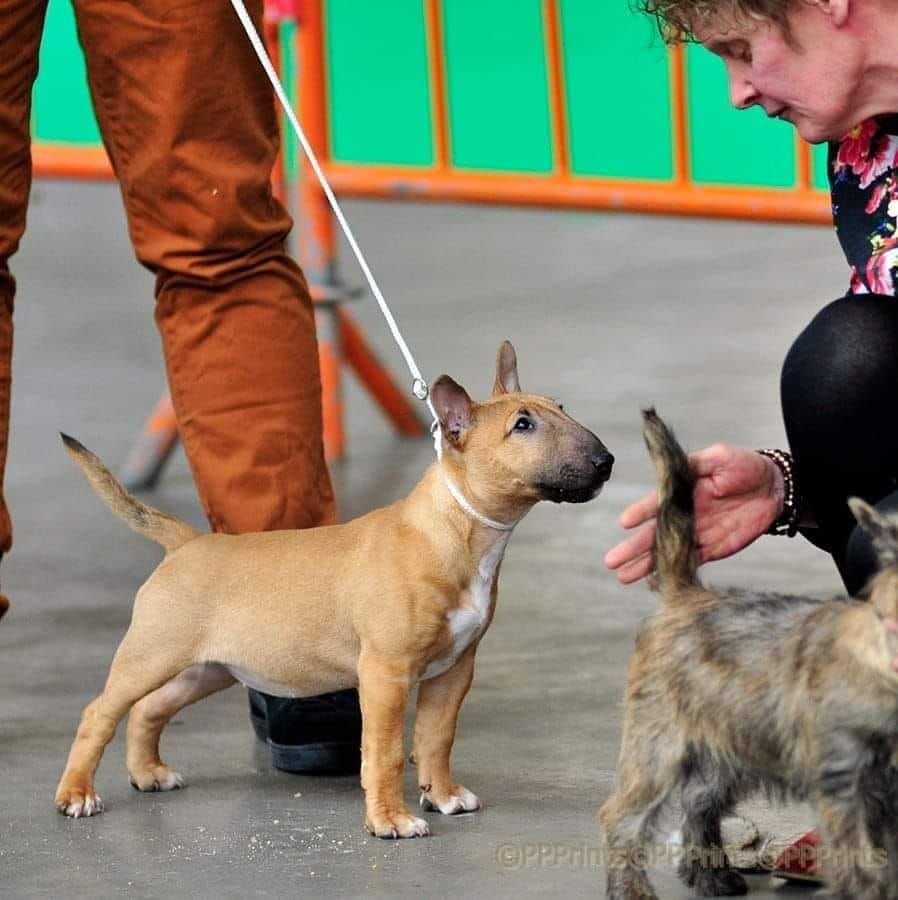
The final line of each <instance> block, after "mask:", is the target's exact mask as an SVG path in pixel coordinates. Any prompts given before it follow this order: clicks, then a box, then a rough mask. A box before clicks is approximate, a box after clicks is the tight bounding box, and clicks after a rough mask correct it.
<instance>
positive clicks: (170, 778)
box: [129, 765, 186, 791]
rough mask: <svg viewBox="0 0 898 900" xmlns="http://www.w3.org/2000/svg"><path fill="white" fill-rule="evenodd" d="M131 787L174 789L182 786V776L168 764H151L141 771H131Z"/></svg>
mask: <svg viewBox="0 0 898 900" xmlns="http://www.w3.org/2000/svg"><path fill="white" fill-rule="evenodd" d="M129 780H130V782H131V787H133V788H136V789H137V790H138V791H176V790H178V789H179V788H182V787H184V785H185V783H186V782H185V780H184V776H183V775H182V774H181V773H180V772H176V771H175V770H174V769H172V768H169V767H168V766H165V765H161V766H153V767H152V768H150V769H146V770H145V771H142V772H132V773H131V774H130V778H129Z"/></svg>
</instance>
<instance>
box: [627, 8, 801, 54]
mask: <svg viewBox="0 0 898 900" xmlns="http://www.w3.org/2000/svg"><path fill="white" fill-rule="evenodd" d="M794 3H795V0H633V5H634V6H635V8H636V9H637V10H638V11H640V12H644V13H648V15H650V16H653V17H654V19H655V21H656V22H657V23H658V30H659V31H660V32H661V37H662V38H663V39H664V41H665V42H666V43H668V44H681V43H686V42H689V41H694V40H695V30H694V29H695V27H696V26H697V25H700V24H701V23H703V22H707V21H709V20H712V19H713V20H714V21H715V22H717V21H719V20H720V19H721V17H723V20H724V22H726V21H727V20H729V21H730V22H731V23H733V24H736V23H737V22H739V21H741V20H744V19H766V20H767V21H772V22H775V23H776V24H777V25H779V26H780V27H781V28H782V29H783V31H784V32H785V33H786V34H787V35H788V33H789V23H788V18H787V17H788V12H789V10H790V9H791V8H792V6H793V5H794Z"/></svg>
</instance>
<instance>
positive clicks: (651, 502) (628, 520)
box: [618, 491, 658, 528]
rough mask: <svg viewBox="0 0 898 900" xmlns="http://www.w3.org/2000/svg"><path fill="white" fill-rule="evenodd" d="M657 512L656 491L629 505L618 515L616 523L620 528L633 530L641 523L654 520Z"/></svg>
mask: <svg viewBox="0 0 898 900" xmlns="http://www.w3.org/2000/svg"><path fill="white" fill-rule="evenodd" d="M657 512H658V494H657V492H656V491H652V493H651V494H646V495H645V497H640V499H639V500H637V501H636V502H635V503H631V504H630V505H629V506H628V507H627V508H626V509H625V510H624V511H623V512H622V513H621V514H620V518H619V519H618V521H619V522H620V525H621V528H635V527H636V526H637V525H642V523H643V522H648V520H649V519H654V518H655V513H657Z"/></svg>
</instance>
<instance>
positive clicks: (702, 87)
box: [686, 46, 796, 187]
mask: <svg viewBox="0 0 898 900" xmlns="http://www.w3.org/2000/svg"><path fill="white" fill-rule="evenodd" d="M686 78H687V90H688V92H689V110H690V112H689V128H690V133H691V146H692V176H693V178H694V179H695V181H697V182H708V183H713V184H741V185H752V186H758V185H760V186H770V187H792V186H793V185H794V184H795V178H796V174H795V132H794V130H793V128H792V126H791V125H789V124H788V123H787V122H779V121H771V120H770V119H768V118H767V117H766V116H765V115H764V112H763V110H761V109H759V108H755V109H751V110H748V111H744V110H736V109H733V107H732V106H731V105H730V100H729V87H728V84H727V78H726V72H725V70H724V66H723V63H722V62H721V61H720V60H719V59H718V58H717V57H715V56H714V55H713V54H711V53H709V52H708V51H707V50H704V49H702V48H701V47H697V46H691V47H689V48H688V50H687V53H686Z"/></svg>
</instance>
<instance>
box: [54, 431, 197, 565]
mask: <svg viewBox="0 0 898 900" xmlns="http://www.w3.org/2000/svg"><path fill="white" fill-rule="evenodd" d="M62 442H63V443H64V444H65V449H66V451H67V452H68V454H69V456H71V457H72V459H74V460H75V462H76V463H78V465H79V466H81V469H82V470H83V472H84V474H85V475H86V476H87V480H88V481H89V482H90V483H91V486H92V487H93V489H94V490H95V491H96V492H97V494H98V495H99V497H100V499H101V500H102V501H103V502H104V503H105V504H106V505H107V506H108V507H109V508H110V509H111V510H112V511H113V512H114V513H115V514H116V515H117V516H118V517H119V518H120V519H122V520H123V521H124V522H125V524H126V525H127V526H128V527H129V528H131V529H133V530H134V531H136V532H137V533H138V534H142V535H143V536H144V537H148V538H149V539H150V540H151V541H155V542H156V543H157V544H162V546H163V547H165V549H166V550H177V548H178V547H180V546H181V545H182V544H186V543H187V542H188V541H189V540H192V539H193V538H195V537H197V536H198V535H199V534H201V532H199V531H197V530H196V529H195V528H193V527H191V526H190V525H188V524H187V523H186V522H182V521H181V520H180V519H175V518H173V517H172V516H167V515H166V514H165V513H162V512H159V510H158V509H153V507H152V506H147V505H146V504H144V503H141V502H140V500H138V499H137V498H136V497H132V496H131V495H130V494H129V493H128V492H127V491H126V490H125V489H124V488H123V487H122V486H121V485H120V484H119V483H118V482H117V481H116V480H115V478H114V477H113V475H112V473H111V472H110V471H109V469H107V468H106V466H104V465H103V463H102V462H100V460H99V458H98V457H96V456H94V454H93V453H91V452H90V450H88V449H87V448H86V447H84V446H83V445H82V444H80V443H79V442H78V441H76V440H75V439H74V438H72V437H69V436H68V435H67V434H63V435H62Z"/></svg>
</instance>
